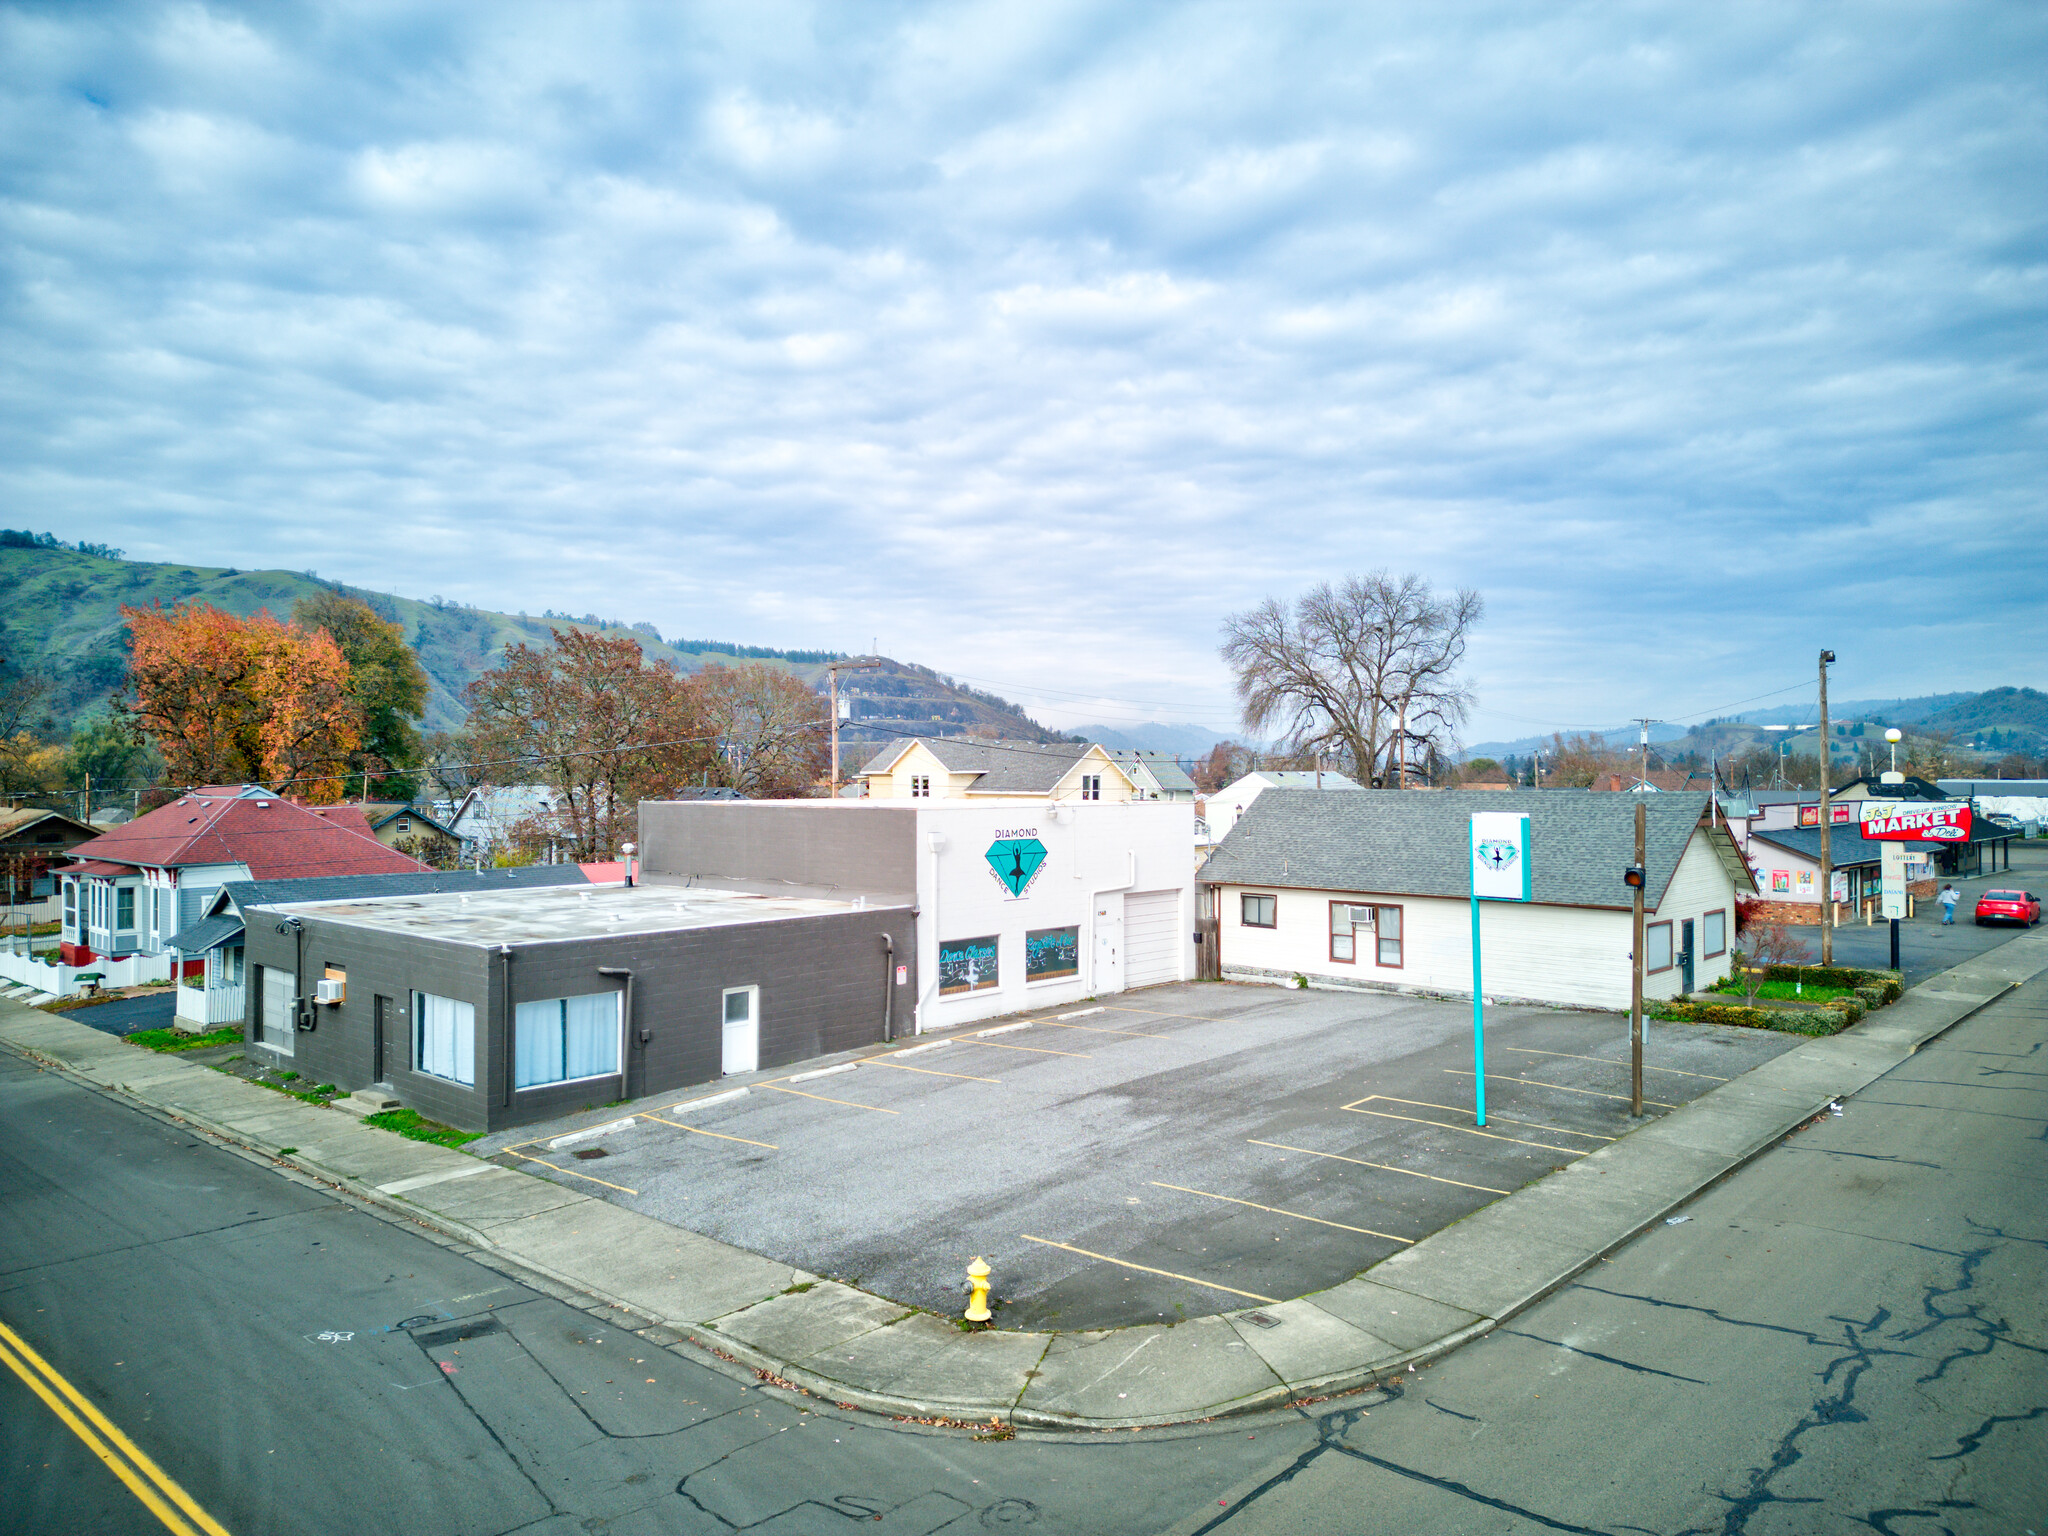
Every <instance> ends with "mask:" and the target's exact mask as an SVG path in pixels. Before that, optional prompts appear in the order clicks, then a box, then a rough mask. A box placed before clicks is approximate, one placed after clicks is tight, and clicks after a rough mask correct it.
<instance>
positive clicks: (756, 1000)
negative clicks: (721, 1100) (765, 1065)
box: [719, 987, 761, 1074]
mask: <svg viewBox="0 0 2048 1536" xmlns="http://www.w3.org/2000/svg"><path fill="white" fill-rule="evenodd" d="M760 1065H761V989H760V988H759V987H729V988H727V989H726V993H725V1049H724V1054H723V1060H722V1064H721V1066H720V1068H719V1070H720V1071H722V1072H725V1073H727V1074H730V1073H734V1072H752V1071H754V1070H756V1069H757V1068H758V1067H759V1066H760Z"/></svg>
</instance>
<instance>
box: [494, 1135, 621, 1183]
mask: <svg viewBox="0 0 2048 1536" xmlns="http://www.w3.org/2000/svg"><path fill="white" fill-rule="evenodd" d="M528 1145H529V1146H530V1145H532V1143H530V1142H529V1143H528ZM505 1152H506V1155H507V1156H510V1157H516V1158H518V1159H519V1160H520V1161H521V1162H527V1163H539V1164H540V1165H541V1167H543V1168H552V1169H554V1170H555V1172H557V1173H566V1174H567V1175H569V1177H570V1178H572V1179H588V1180H589V1181H590V1182H591V1183H593V1184H602V1185H603V1186H604V1187H605V1188H606V1189H616V1190H618V1191H619V1192H620V1193H621V1194H627V1195H637V1194H639V1193H640V1191H639V1190H637V1189H627V1188H626V1186H625V1185H623V1184H614V1183H612V1181H611V1180H609V1179H600V1178H598V1177H597V1176H596V1175H594V1174H588V1173H578V1172H577V1171H576V1170H575V1169H574V1168H564V1167H563V1166H562V1165H561V1164H560V1163H551V1162H549V1161H548V1160H547V1159H546V1158H544V1157H534V1156H532V1155H531V1154H530V1153H526V1152H519V1151H515V1150H514V1149H513V1148H511V1147H507V1148H505Z"/></svg>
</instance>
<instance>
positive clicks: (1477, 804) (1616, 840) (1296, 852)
mask: <svg viewBox="0 0 2048 1536" xmlns="http://www.w3.org/2000/svg"><path fill="white" fill-rule="evenodd" d="M1638 803H1639V802H1638V800H1637V797H1635V796H1633V795H1628V796H1624V795H1561V794H1556V793H1553V792H1551V791H1548V790H1521V791H1515V790H1508V791H1505V792H1503V791H1501V790H1455V789H1448V790H1389V789H1361V790H1358V791H1356V792H1354V793H1351V794H1343V795H1331V794H1317V793H1316V792H1315V791H1314V790H1312V789H1307V790H1304V789H1272V790H1267V791H1266V792H1265V793H1264V794H1262V795H1260V796H1259V797H1258V799H1257V800H1255V801H1253V802H1252V804H1251V806H1250V807H1249V808H1248V809H1247V810H1246V811H1245V813H1244V815H1243V817H1242V818H1241V819H1240V820H1239V821H1238V823H1237V825H1236V826H1235V827H1233V828H1232V829H1231V832H1230V835H1229V836H1228V837H1226V838H1224V839H1223V841H1222V843H1221V844H1220V845H1219V846H1218V847H1217V849H1216V852H1215V853H1214V854H1212V855H1210V858H1209V862H1208V863H1207V864H1205V865H1204V866H1203V867H1202V874H1201V878H1202V880H1203V881H1204V882H1205V883H1207V884H1212V885H1273V886H1285V887H1287V888H1289V889H1294V890H1317V891H1322V890H1328V891H1358V892H1369V893H1379V892H1384V893H1385V894H1387V895H1392V896H1398V895H1409V896H1451V897H1461V898H1462V897H1466V896H1469V895H1470V894H1471V891H1472V886H1471V876H1470V874H1469V872H1468V865H1467V860H1468V859H1469V858H1470V856H1471V855H1470V848H1471V826H1472V813H1473V812H1474V811H1527V812H1528V813H1529V841H1530V856H1529V864H1530V887H1531V890H1530V899H1531V901H1533V902H1537V903H1544V904H1550V905H1557V906H1574V907H1608V908H1614V909H1622V908H1626V907H1627V906H1629V905H1630V902H1629V892H1628V887H1627V886H1626V885H1624V884H1623V883H1622V872H1623V871H1624V870H1625V869H1627V867H1628V866H1629V864H1630V863H1632V862H1633V861H1634V857H1635V814H1636V805H1637V804H1638ZM1640 803H1641V804H1642V805H1643V807H1644V809H1645V812H1646V817H1647V823H1648V840H1647V846H1648V850H1649V878H1648V883H1647V884H1646V885H1645V887H1644V897H1645V900H1646V901H1648V902H1649V904H1650V905H1651V906H1653V907H1654V906H1656V905H1657V903H1658V902H1660V901H1661V900H1662V899H1663V896H1664V891H1665V888H1666V887H1667V886H1668V885H1669V884H1670V883H1671V877H1672V875H1673V874H1674V873H1675V872H1676V871H1677V868H1678V861H1679V860H1680V859H1681V858H1683V857H1684V855H1685V850H1686V848H1687V846H1688V845H1689V844H1690V843H1691V841H1692V837H1693V834H1694V832H1696V831H1697V832H1700V833H1701V834H1702V835H1711V834H1710V833H1709V832H1708V829H1706V828H1703V827H1702V826H1701V825H1700V818H1701V817H1702V816H1703V815H1704V814H1705V812H1706V809H1707V797H1706V795H1705V794H1704V793H1688V792H1684V791H1679V792H1674V793H1670V794H1661V795H1648V796H1644V797H1642V799H1641V801H1640ZM1721 835H1723V836H1725V835H1726V834H1725V832H1724V833H1722V834H1721Z"/></svg>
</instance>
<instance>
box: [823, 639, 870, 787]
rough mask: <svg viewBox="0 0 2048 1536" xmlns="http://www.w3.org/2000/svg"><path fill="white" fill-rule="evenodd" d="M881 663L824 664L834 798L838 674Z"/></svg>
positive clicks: (836, 662) (837, 749)
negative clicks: (829, 713) (830, 696)
mask: <svg viewBox="0 0 2048 1536" xmlns="http://www.w3.org/2000/svg"><path fill="white" fill-rule="evenodd" d="M881 664H882V663H881V662H880V660H878V659H877V660H868V661H834V662H828V663H827V664H826V666H825V677H826V679H827V682H828V684H829V686H830V688H831V695H832V699H831V706H830V707H831V711H832V798H833V799H834V800H837V799H838V798H839V674H840V673H841V672H858V671H860V670H862V669H863V668H868V667H879V666H880V665H881Z"/></svg>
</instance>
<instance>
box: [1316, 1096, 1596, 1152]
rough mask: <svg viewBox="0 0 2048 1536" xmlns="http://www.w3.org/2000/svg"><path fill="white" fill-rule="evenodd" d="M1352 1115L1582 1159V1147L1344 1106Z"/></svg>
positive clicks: (1418, 1117)
mask: <svg viewBox="0 0 2048 1536" xmlns="http://www.w3.org/2000/svg"><path fill="white" fill-rule="evenodd" d="M1344 1107H1345V1108H1346V1109H1348V1110H1350V1111H1351V1113H1352V1114H1354V1115H1377V1116H1379V1117H1380V1119H1382V1120H1405V1121H1407V1122H1408V1123H1409V1124H1410V1125H1433V1126H1435V1127H1436V1128H1437V1129H1438V1130H1440V1131H1463V1132H1464V1133H1465V1134H1466V1135H1467V1136H1484V1137H1485V1138H1486V1139H1487V1140H1488V1141H1511V1142H1513V1143H1514V1144H1515V1145H1516V1146H1518V1147H1541V1148H1543V1149H1544V1150H1545V1151H1546V1152H1564V1153H1567V1154H1569V1155H1570V1156H1572V1157H1584V1156H1585V1155H1586V1149H1585V1148H1584V1147H1555V1146H1552V1145H1551V1144H1550V1143H1549V1142H1547V1141H1524V1140H1523V1139H1522V1138H1521V1137H1519V1136H1496V1135H1495V1134H1494V1133H1493V1132H1492V1131H1482V1130H1477V1129H1475V1128H1474V1127H1472V1126H1469V1125H1445V1124H1444V1123H1443V1121H1441V1120H1425V1119H1423V1118H1422V1116H1420V1115H1397V1114H1393V1113H1391V1112H1390V1111H1387V1110H1384V1109H1360V1108H1359V1107H1358V1106H1357V1105H1355V1104H1346V1105H1345V1106H1344Z"/></svg>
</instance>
